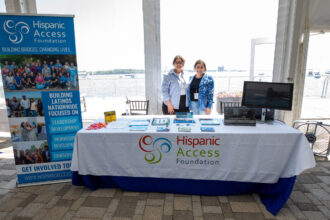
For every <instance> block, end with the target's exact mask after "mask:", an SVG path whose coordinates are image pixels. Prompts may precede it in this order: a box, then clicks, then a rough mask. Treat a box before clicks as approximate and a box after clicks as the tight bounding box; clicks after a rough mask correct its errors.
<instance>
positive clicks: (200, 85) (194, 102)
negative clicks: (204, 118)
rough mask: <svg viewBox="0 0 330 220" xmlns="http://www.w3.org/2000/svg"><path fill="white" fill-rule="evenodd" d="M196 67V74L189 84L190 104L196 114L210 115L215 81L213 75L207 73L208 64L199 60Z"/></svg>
mask: <svg viewBox="0 0 330 220" xmlns="http://www.w3.org/2000/svg"><path fill="white" fill-rule="evenodd" d="M194 69H195V71H196V74H195V76H193V77H191V78H190V81H189V84H188V92H187V95H188V104H189V109H190V110H191V111H192V112H193V113H194V115H205V114H206V115H209V114H210V113H211V108H212V104H213V91H214V81H213V78H212V76H210V75H207V74H205V71H206V64H205V62H204V61H203V60H197V61H196V63H195V65H194Z"/></svg>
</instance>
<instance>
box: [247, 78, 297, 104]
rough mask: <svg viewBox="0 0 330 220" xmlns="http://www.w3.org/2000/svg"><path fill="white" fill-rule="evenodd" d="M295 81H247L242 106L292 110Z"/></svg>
mask: <svg viewBox="0 0 330 220" xmlns="http://www.w3.org/2000/svg"><path fill="white" fill-rule="evenodd" d="M292 97H293V83H275V82H254V81H245V82H244V88H243V97H242V106H246V107H252V108H263V109H280V110H291V109H292Z"/></svg>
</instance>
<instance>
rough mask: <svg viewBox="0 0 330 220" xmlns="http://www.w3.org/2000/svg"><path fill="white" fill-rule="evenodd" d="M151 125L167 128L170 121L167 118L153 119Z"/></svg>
mask: <svg viewBox="0 0 330 220" xmlns="http://www.w3.org/2000/svg"><path fill="white" fill-rule="evenodd" d="M151 124H152V125H166V126H169V124H170V119H169V118H153V120H152V123H151Z"/></svg>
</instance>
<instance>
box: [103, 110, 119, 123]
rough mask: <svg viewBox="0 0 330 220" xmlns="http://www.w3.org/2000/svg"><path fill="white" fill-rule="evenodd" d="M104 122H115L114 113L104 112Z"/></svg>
mask: <svg viewBox="0 0 330 220" xmlns="http://www.w3.org/2000/svg"><path fill="white" fill-rule="evenodd" d="M104 120H105V122H112V121H116V111H109V112H104Z"/></svg>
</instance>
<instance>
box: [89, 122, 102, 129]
mask: <svg viewBox="0 0 330 220" xmlns="http://www.w3.org/2000/svg"><path fill="white" fill-rule="evenodd" d="M106 127H107V123H102V122H98V123H93V124H91V125H89V126H88V128H87V129H86V130H99V129H101V128H106Z"/></svg>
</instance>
